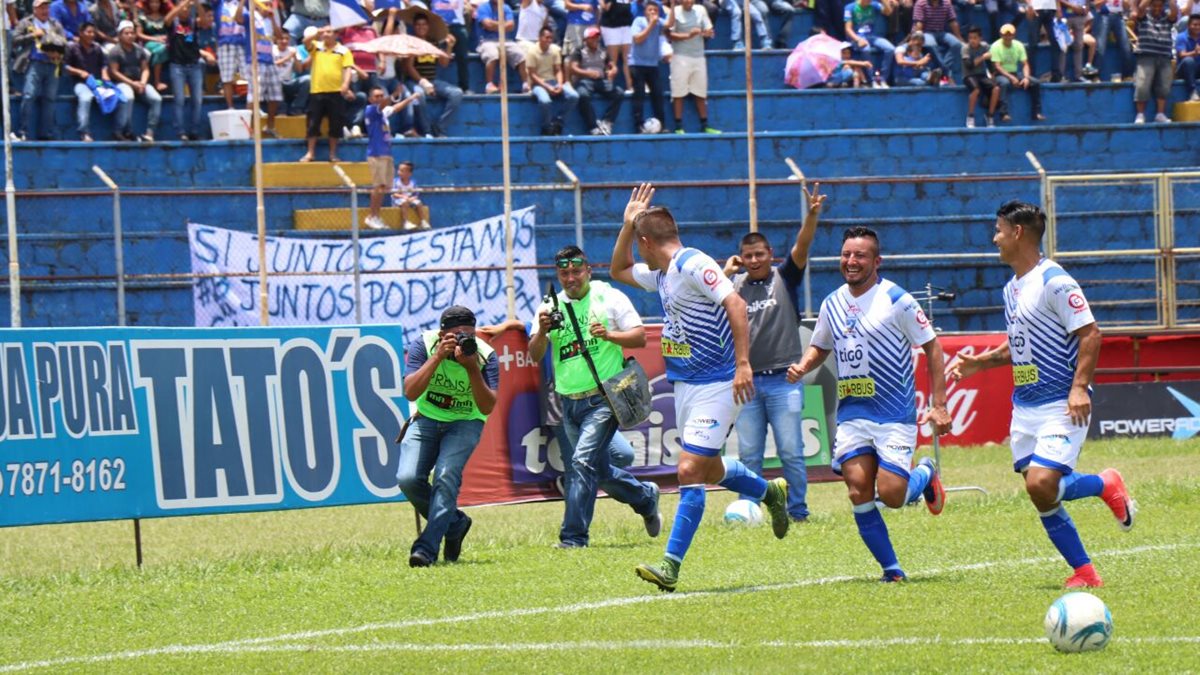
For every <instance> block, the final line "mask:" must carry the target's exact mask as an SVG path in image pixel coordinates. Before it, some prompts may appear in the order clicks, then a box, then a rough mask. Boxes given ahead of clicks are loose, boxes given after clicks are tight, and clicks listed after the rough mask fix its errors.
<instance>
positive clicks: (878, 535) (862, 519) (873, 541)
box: [854, 501, 900, 572]
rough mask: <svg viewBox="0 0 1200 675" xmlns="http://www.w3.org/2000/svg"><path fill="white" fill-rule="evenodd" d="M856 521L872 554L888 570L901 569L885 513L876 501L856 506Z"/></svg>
mask: <svg viewBox="0 0 1200 675" xmlns="http://www.w3.org/2000/svg"><path fill="white" fill-rule="evenodd" d="M854 522H856V523H858V535H859V536H860V537H862V540H863V543H865V544H866V545H867V548H869V549H871V555H873V556H875V560H877V561H878V562H879V566H880V567H882V568H883V570H884V571H885V572H886V571H888V570H898V569H900V561H898V560H896V551H895V550H894V549H893V548H892V540H891V539H889V538H888V531H887V524H886V523H884V522H883V515H882V514H881V513H879V509H878V508H876V507H875V502H873V501H871V502H867V503H866V504H859V505H857V506H855V507H854Z"/></svg>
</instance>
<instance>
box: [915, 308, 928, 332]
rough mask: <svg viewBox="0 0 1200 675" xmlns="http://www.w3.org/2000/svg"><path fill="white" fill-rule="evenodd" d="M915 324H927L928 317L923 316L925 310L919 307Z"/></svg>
mask: <svg viewBox="0 0 1200 675" xmlns="http://www.w3.org/2000/svg"><path fill="white" fill-rule="evenodd" d="M917 325H918V326H920V327H921V328H924V327H926V326H928V325H929V318H928V317H926V316H925V312H924V311H922V310H921V308H920V307H918V308H917Z"/></svg>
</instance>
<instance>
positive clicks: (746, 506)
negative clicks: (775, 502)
mask: <svg viewBox="0 0 1200 675" xmlns="http://www.w3.org/2000/svg"><path fill="white" fill-rule="evenodd" d="M725 522H726V523H727V524H729V525H739V526H749V527H758V526H759V525H762V523H763V512H762V508H760V507H759V505H758V504H755V503H754V502H752V501H750V500H749V499H738V500H736V501H734V502H733V503H731V504H730V505H729V506H727V507H726V508H725Z"/></svg>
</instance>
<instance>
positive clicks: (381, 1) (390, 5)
mask: <svg viewBox="0 0 1200 675" xmlns="http://www.w3.org/2000/svg"><path fill="white" fill-rule="evenodd" d="M385 9H400V0H375V11H376V12H379V11H380V10H385Z"/></svg>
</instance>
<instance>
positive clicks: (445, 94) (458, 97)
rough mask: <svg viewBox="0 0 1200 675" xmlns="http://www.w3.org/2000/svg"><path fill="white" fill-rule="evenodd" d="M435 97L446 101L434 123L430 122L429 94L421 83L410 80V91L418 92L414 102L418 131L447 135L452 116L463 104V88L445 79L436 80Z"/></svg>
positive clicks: (434, 84) (434, 86)
mask: <svg viewBox="0 0 1200 675" xmlns="http://www.w3.org/2000/svg"><path fill="white" fill-rule="evenodd" d="M432 84H433V97H434V98H436V99H438V100H441V101H443V102H444V103H445V105H444V106H442V114H441V115H439V116H438V118H437V121H436V122H434V123H433V124H432V125H430V123H429V118H430V117H431V116H432V115H431V114H430V111H429V103H430V99H429V96H428V95H427V94H426V93H425V90H424V89H423V88H422V87H421V85H420V83H417V82H413V81H411V80H410V81H409V84H408V87H409V91H414V92H416V93H417V96H418V98H417V100H416V101H415V102H414V105H415V106H416V108H415V109H414V110H413V114H414V115H415V117H416V119H415V121H416V126H417V132H418V133H420V134H421V135H425V134H433V135H434V136H445V135H446V125H448V124H449V123H450V120H451V118H453V117H454V114H455V113H457V112H458V106H459V105H461V104H462V99H463V90H462V89H460V88H458V87H456V86H454V85H452V84H450V83H449V82H447V81H445V80H434V81H433V82H432Z"/></svg>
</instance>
